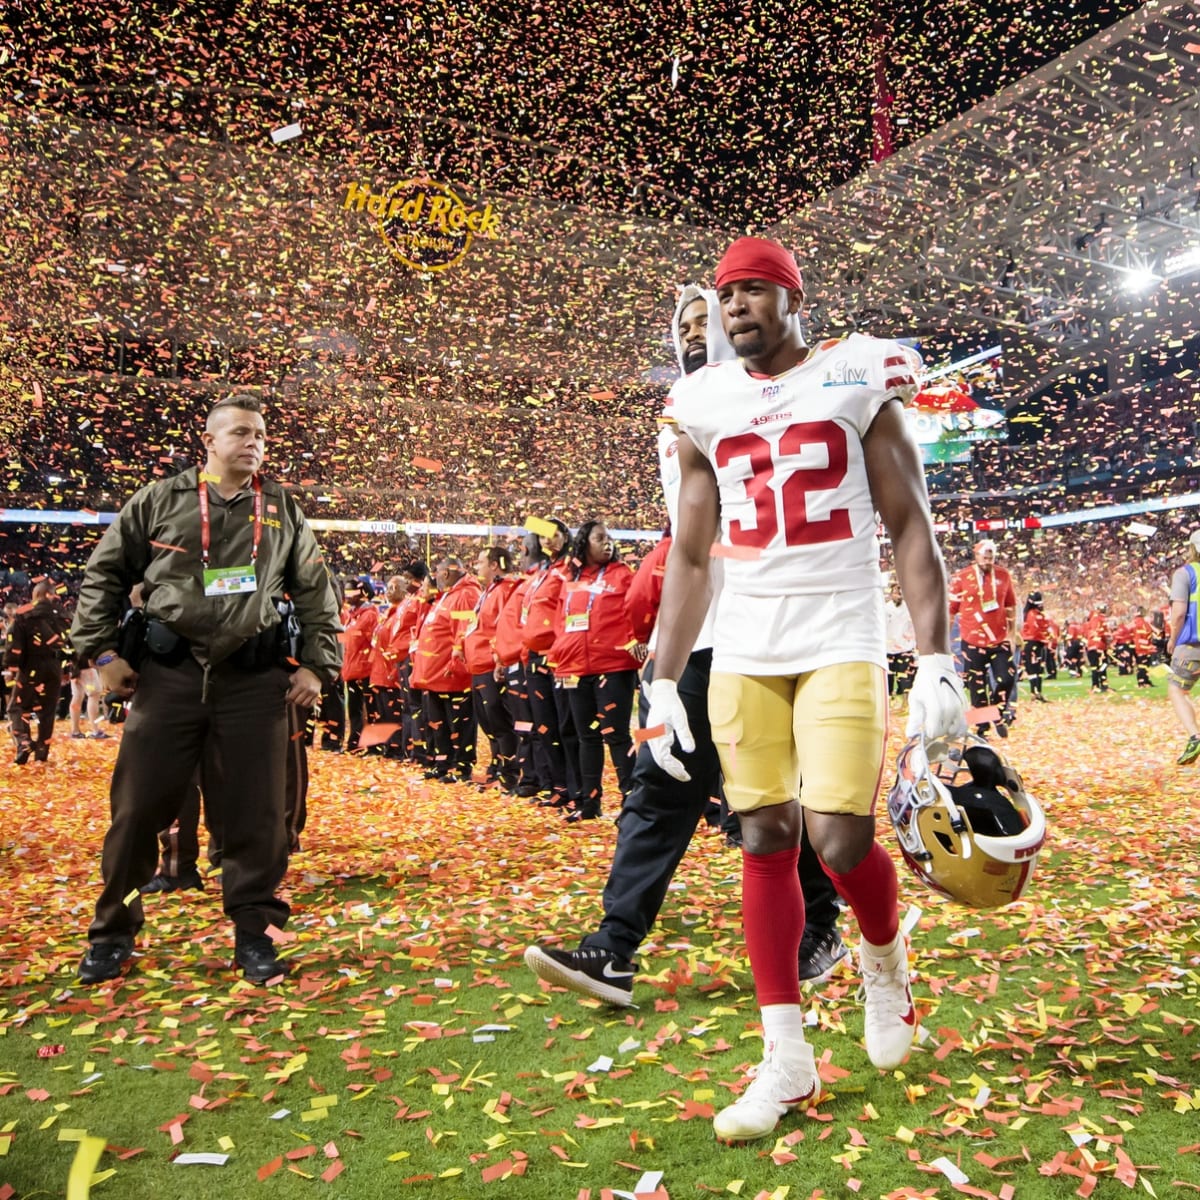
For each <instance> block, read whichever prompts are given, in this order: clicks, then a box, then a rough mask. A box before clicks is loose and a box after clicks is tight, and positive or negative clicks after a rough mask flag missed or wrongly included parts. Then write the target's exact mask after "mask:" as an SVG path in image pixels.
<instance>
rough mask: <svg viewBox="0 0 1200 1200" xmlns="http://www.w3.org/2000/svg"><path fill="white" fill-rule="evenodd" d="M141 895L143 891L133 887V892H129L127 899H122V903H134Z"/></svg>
mask: <svg viewBox="0 0 1200 1200" xmlns="http://www.w3.org/2000/svg"><path fill="white" fill-rule="evenodd" d="M140 895H141V892H139V891H138V890H137V888H134V889H133V891H132V892H130V893H129V894H128V895H127V896H126V897H125V899H124V900H122V901H121V903H122V904H125V905H130V904H132V903H133V902H134V901H135V900H136V899H137V898H138V896H140Z"/></svg>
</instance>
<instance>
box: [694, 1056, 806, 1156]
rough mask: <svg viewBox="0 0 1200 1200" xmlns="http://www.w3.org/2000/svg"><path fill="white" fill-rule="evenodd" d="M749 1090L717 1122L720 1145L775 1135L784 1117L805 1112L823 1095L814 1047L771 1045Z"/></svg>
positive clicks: (718, 1117) (724, 1110)
mask: <svg viewBox="0 0 1200 1200" xmlns="http://www.w3.org/2000/svg"><path fill="white" fill-rule="evenodd" d="M750 1074H751V1076H752V1079H751V1081H750V1084H749V1086H748V1087H747V1088H746V1090H745V1091H744V1092H743V1093H742V1094H741V1095H740V1096H739V1097H738V1098H737V1099H736V1100H735V1101H734V1102H733V1103H732V1104H730V1105H729V1106H728V1107H726V1108H723V1109H721V1111H720V1112H719V1113H717V1115H716V1116H715V1117H714V1118H713V1133H715V1134H716V1135H717V1141H719V1142H727V1143H730V1142H752V1141H754V1139H755V1138H761V1137H766V1136H767V1135H768V1134H769V1133H772V1132H774V1129H775V1126H776V1125H778V1124H779V1119H780V1117H782V1116H784V1115H785V1114H786V1113H788V1112H790V1111H791V1110H792V1109H794V1108H803V1107H806V1106H807V1105H808V1104H810V1103H811V1102H812V1101H813V1100H815V1099H816V1098H817V1097H818V1096H819V1095H820V1092H821V1080H820V1077H819V1076H818V1075H817V1066H816V1061H815V1059H814V1058H813V1052H812V1047H811V1046H810V1045H809V1044H808V1043H807V1042H805V1041H799V1042H789V1043H786V1044H781V1043H779V1042H769V1043H768V1044H767V1045H766V1046H765V1047H764V1051H763V1060H762V1062H761V1063H759V1064H758V1066H757V1067H755V1068H754V1069H753V1070H752V1071H751V1072H750Z"/></svg>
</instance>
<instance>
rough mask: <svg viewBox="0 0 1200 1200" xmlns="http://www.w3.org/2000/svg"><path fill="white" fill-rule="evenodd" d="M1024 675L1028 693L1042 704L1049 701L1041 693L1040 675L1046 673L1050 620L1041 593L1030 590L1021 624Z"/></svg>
mask: <svg viewBox="0 0 1200 1200" xmlns="http://www.w3.org/2000/svg"><path fill="white" fill-rule="evenodd" d="M1021 640H1022V641H1023V642H1024V643H1025V647H1024V649H1023V650H1022V654H1023V655H1024V661H1025V676H1026V678H1027V679H1028V680H1029V694H1030V695H1031V696H1032V697H1033V698H1034V699H1035V700H1038V701H1040V702H1041V703H1042V704H1047V703H1049V702H1048V701H1047V699H1046V697H1045V696H1044V695H1042V676H1043V675H1045V674H1046V659H1047V656H1048V655H1049V653H1050V648H1049V643H1050V622H1049V620H1048V619H1047V617H1046V614H1045V612H1044V611H1043V608H1042V593H1041V592H1030V593H1029V596H1028V597H1027V598H1026V600H1025V620H1024V623H1023V624H1022V625H1021Z"/></svg>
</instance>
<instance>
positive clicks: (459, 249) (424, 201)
mask: <svg viewBox="0 0 1200 1200" xmlns="http://www.w3.org/2000/svg"><path fill="white" fill-rule="evenodd" d="M342 208H343V209H344V210H351V209H352V210H354V211H355V212H364V211H365V212H367V213H369V214H370V215H371V216H372V217H374V218H375V223H376V226H377V227H378V229H379V236H380V237H381V238H383V240H384V242H385V243H386V244H387V247H388V249H389V250H391V252H392V253H393V254H394V255H395V256H396V257H397V258H398V259H399V260H400V261H401V262H402V263H404V264H405V265H406V266H408V267H411V268H412V269H413V270H414V271H445V270H447V269H448V268H450V267H453V266H454V265H455V264H456V263H459V262H461V261H462V260H463V257H464V256H465V255H466V253H467V251H468V250H469V249H470V248H471V242H472V240H473V239H474V238H476V237H485V238H495V237H497V236H498V234H499V225H500V217H499V214H498V213H496V212H495V210H494V209H493V208H492V205H491V203H490V202H489V203H487V204H485V205H484V206H483V207H482V208H471V207H470V206H468V205H467V204H466V203H465V202H464V201H463V200H462V199H461V198H460V197H459V196H458V195H457V194H456V193H455V192H454V191H453V189H451V188H450V187H449V186H448V185H447V184H444V183H436V182H434V181H433V180H431V179H404V180H401V182H399V183H394V184H392V186H391V187H390V188H388V190H387V191H386V192H374V191H372V190H371V188H370V186H369V185H368V184H363V183H349V184H347V185H346V196H345V199H344V200H343V201H342Z"/></svg>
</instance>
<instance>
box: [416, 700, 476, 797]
mask: <svg viewBox="0 0 1200 1200" xmlns="http://www.w3.org/2000/svg"><path fill="white" fill-rule="evenodd" d="M425 703H426V706H427V708H428V712H429V737H430V739H431V741H432V743H433V750H434V757H433V766H434V767H435V768H436V770H437V771H438V773H439V774H441V775H452V776H456V777H457V778H459V779H470V778H471V772H472V771H473V770H474V769H475V713H474V711H473V709H472V707H471V693H470V692H426V693H425Z"/></svg>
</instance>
